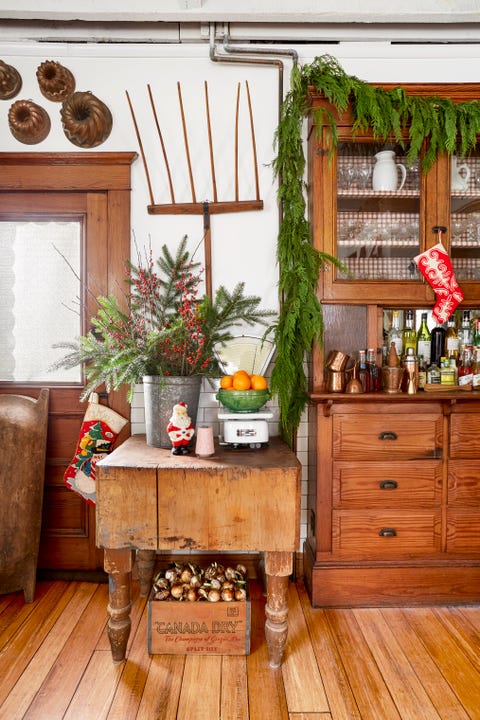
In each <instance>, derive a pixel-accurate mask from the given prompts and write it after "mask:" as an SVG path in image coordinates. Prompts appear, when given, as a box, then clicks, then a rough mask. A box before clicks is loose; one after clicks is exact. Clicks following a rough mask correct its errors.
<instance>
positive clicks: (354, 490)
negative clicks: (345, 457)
mask: <svg viewBox="0 0 480 720" xmlns="http://www.w3.org/2000/svg"><path fill="white" fill-rule="evenodd" d="M441 495H442V463H441V461H439V460H405V461H404V462H401V463H395V464H394V463H386V462H384V463H377V462H360V463H352V462H342V461H338V462H335V463H334V466H333V504H334V506H335V507H362V508H366V507H399V506H403V507H405V506H410V507H412V508H416V507H420V506H427V507H428V506H433V505H440V502H441Z"/></svg>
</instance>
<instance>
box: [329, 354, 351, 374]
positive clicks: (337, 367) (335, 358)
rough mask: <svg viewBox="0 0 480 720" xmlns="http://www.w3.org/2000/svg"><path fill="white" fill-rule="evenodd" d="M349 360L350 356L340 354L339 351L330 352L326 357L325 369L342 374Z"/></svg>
mask: <svg viewBox="0 0 480 720" xmlns="http://www.w3.org/2000/svg"><path fill="white" fill-rule="evenodd" d="M349 359H350V356H349V355H347V354H346V353H344V352H341V351H340V350H332V351H331V352H330V353H329V355H328V358H327V362H326V368H327V370H333V371H334V372H341V373H343V371H344V370H345V368H346V366H347V362H348V361H349Z"/></svg>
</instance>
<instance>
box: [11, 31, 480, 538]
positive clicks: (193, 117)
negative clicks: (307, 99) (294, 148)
mask: <svg viewBox="0 0 480 720" xmlns="http://www.w3.org/2000/svg"><path fill="white" fill-rule="evenodd" d="M426 34H428V32H427V31H426ZM296 50H297V51H298V54H299V58H300V62H301V63H308V62H310V61H311V60H312V59H313V58H314V57H315V56H317V55H321V54H324V53H329V54H332V55H335V56H336V57H337V58H338V59H339V61H340V62H341V64H342V66H343V67H344V69H345V70H346V71H347V72H348V73H351V74H355V75H357V76H358V77H360V78H362V79H364V80H367V81H372V82H373V81H374V82H398V83H402V82H477V81H478V78H479V77H480V73H479V71H480V45H478V44H465V45H456V44H452V45H444V44H434V45H428V44H425V45H410V46H408V45H391V44H390V43H388V42H376V43H362V42H359V41H357V42H351V43H340V44H338V45H331V44H326V45H313V44H309V45H298V46H297V47H296ZM0 57H1V59H2V60H3V61H4V62H7V63H9V64H12V65H14V66H15V67H16V68H17V70H18V71H19V72H20V74H21V76H22V79H23V88H22V90H21V93H20V95H19V96H18V97H17V98H15V99H19V98H24V99H32V100H33V101H35V102H38V103H39V104H41V105H42V106H43V107H44V108H45V109H46V110H47V111H48V112H49V114H50V117H51V120H52V129H51V132H50V134H49V136H48V137H47V139H46V140H45V141H44V142H42V143H40V144H39V145H36V146H27V145H22V144H21V143H19V142H17V141H16V140H15V139H14V138H13V136H12V135H11V133H10V130H9V127H8V120H7V113H8V109H9V107H10V105H11V101H3V102H1V103H0V151H1V152H10V151H11V152H23V151H24V152H31V151H38V152H45V151H59V152H68V151H78V150H79V149H78V148H76V147H75V146H74V145H72V144H71V143H70V142H69V141H68V140H67V138H66V137H65V135H64V133H63V130H62V127H61V122H60V116H59V105H58V104H56V103H52V102H49V101H48V100H45V99H44V98H43V96H42V95H41V93H40V91H39V88H38V85H37V81H36V77H35V71H36V68H37V67H38V65H39V64H40V63H41V62H42V61H43V60H46V59H53V60H57V61H59V62H61V63H63V64H64V65H66V66H67V67H68V68H69V69H70V70H71V71H72V72H73V74H74V76H75V78H76V84H77V89H78V90H91V91H92V92H93V93H94V94H95V95H97V96H98V97H99V98H100V99H101V100H103V101H104V102H105V103H106V104H107V105H108V107H109V108H110V110H111V112H112V114H113V120H114V124H113V130H112V133H111V135H110V137H109V138H108V140H107V141H106V142H105V143H104V144H103V145H101V146H99V147H98V148H96V149H95V150H98V151H131V150H138V144H137V139H136V136H135V132H134V127H133V123H132V119H131V116H130V112H129V109H128V105H127V101H126V97H125V90H128V92H129V93H130V96H131V99H132V101H133V104H134V108H135V112H136V114H137V120H138V123H139V126H140V131H141V135H142V140H143V144H144V148H145V151H146V154H147V161H148V163H149V168H150V172H151V175H152V182H153V185H154V194H155V201H156V202H157V203H162V202H164V203H167V202H170V198H169V194H168V185H167V182H166V175H165V171H164V166H163V161H162V155H161V150H160V144H159V141H158V136H157V135H156V129H155V125H154V122H153V118H152V113H151V110H150V106H149V101H148V94H147V89H146V86H147V83H150V84H151V87H152V91H153V94H154V97H155V101H156V106H157V112H158V116H159V121H160V125H161V129H162V133H163V136H164V140H165V143H166V146H167V152H168V155H169V161H170V165H171V168H172V172H173V174H174V186H175V192H176V200H177V202H191V195H190V187H189V180H188V173H187V167H186V161H185V151H184V144H183V131H182V125H181V120H180V115H179V103H178V94H177V81H180V83H181V87H182V93H183V101H184V106H185V113H186V123H187V129H188V138H189V145H190V153H191V158H192V165H193V172H194V176H195V184H196V195H197V200H200V201H203V200H212V199H213V196H212V190H211V177H210V164H209V156H208V140H207V135H206V122H205V105H204V81H205V80H206V81H208V88H209V99H210V112H211V120H212V129H213V138H214V148H215V161H216V177H217V184H218V196H219V199H224V200H231V199H233V198H234V149H233V148H234V125H235V102H236V91H237V83H239V82H240V83H242V84H244V82H245V80H248V83H249V86H250V93H251V97H252V105H253V114H254V122H255V134H256V143H257V155H258V169H259V180H260V196H261V198H262V199H263V201H264V210H263V211H261V212H248V213H237V214H234V215H217V216H213V217H212V245H213V252H212V264H213V286H214V289H215V288H216V287H218V285H219V284H224V285H226V286H227V287H229V288H231V287H233V285H234V284H235V283H237V282H238V281H240V280H244V281H245V283H246V291H247V292H249V293H255V294H259V295H261V296H262V298H263V301H264V305H265V306H266V307H276V306H277V278H278V268H277V263H276V238H277V232H278V209H277V203H276V191H277V187H276V182H275V181H274V178H273V173H272V170H271V167H270V164H271V162H272V159H273V157H274V149H273V136H274V131H275V128H276V125H277V121H278V116H277V109H278V108H277V100H278V98H277V87H278V75H277V71H276V70H275V69H274V68H271V67H254V66H252V65H237V64H228V65H227V64H219V63H213V62H211V61H210V59H209V47H208V44H207V43H205V44H194V45H186V44H183V45H175V44H171V45H128V44H122V45H115V44H103V45H101V44H69V45H67V44H64V43H58V44H56V43H55V44H54V43H52V44H48V43H31V42H13V41H9V42H6V43H4V44H3V47H2V52H1V54H0ZM289 67H290V61H288V60H287V61H286V79H287V83H288V71H289ZM287 83H286V84H287ZM240 147H241V153H240V175H239V178H240V183H239V184H240V199H252V198H254V196H255V186H254V175H253V163H252V156H251V144H250V128H249V125H248V112H247V105H246V96H245V88H244V86H242V100H241V109H240ZM85 152H88V151H85ZM148 203H149V196H148V189H147V183H146V177H145V172H144V168H143V165H142V161H141V159H140V158H139V159H138V160H137V161H136V163H135V164H134V166H133V168H132V216H131V225H132V230H133V232H134V233H135V237H136V240H137V243H138V244H139V245H142V244H148V242H149V239H151V243H152V247H153V251H154V253H157V254H158V251H159V249H160V247H161V245H162V244H163V243H164V242H166V243H167V244H169V245H170V246H172V247H173V246H174V245H175V244H176V243H177V242H178V241H179V239H180V238H181V237H182V236H183V235H184V234H187V235H188V236H189V238H190V242H191V248H192V249H193V247H195V246H196V245H197V243H198V242H200V241H201V239H202V232H203V225H202V218H201V217H200V216H184V215H167V216H150V215H148V214H147V210H146V206H147V204H148ZM215 417H216V401H215V398H214V392H212V391H211V390H210V389H209V388H208V386H206V388H205V392H204V394H203V396H202V402H201V412H200V419H202V420H203V419H204V420H214V419H215ZM132 419H133V432H142V431H143V427H144V425H143V405H142V399H141V395H140V394H138V395H137V397H136V400H135V402H134V406H133V414H132ZM272 431H275V428H272ZM298 455H299V458H300V459H301V461H302V463H303V464H304V467H305V468H306V465H307V461H308V458H307V447H306V427H305V425H304V424H302V426H301V427H300V430H299V436H298ZM302 495H303V497H302V517H301V535H302V538H304V537H305V536H306V474H305V477H304V479H303V491H302Z"/></svg>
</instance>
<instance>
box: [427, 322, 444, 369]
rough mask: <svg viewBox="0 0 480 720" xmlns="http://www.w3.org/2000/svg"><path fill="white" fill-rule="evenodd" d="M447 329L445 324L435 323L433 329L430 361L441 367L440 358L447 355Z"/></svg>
mask: <svg viewBox="0 0 480 720" xmlns="http://www.w3.org/2000/svg"><path fill="white" fill-rule="evenodd" d="M446 334H447V331H446V330H445V328H444V327H443V325H435V327H434V328H433V330H432V341H431V346H430V347H431V351H430V362H431V363H435V365H438V367H440V360H441V358H442V357H443V356H444V355H445V336H446Z"/></svg>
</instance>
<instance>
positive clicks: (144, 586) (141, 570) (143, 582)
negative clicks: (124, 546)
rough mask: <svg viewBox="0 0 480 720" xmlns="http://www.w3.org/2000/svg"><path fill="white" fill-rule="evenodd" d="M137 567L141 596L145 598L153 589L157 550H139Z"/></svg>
mask: <svg viewBox="0 0 480 720" xmlns="http://www.w3.org/2000/svg"><path fill="white" fill-rule="evenodd" d="M137 566H138V581H139V583H140V595H141V596H142V597H145V596H146V595H149V594H150V589H151V587H152V579H153V571H154V569H155V550H137Z"/></svg>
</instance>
